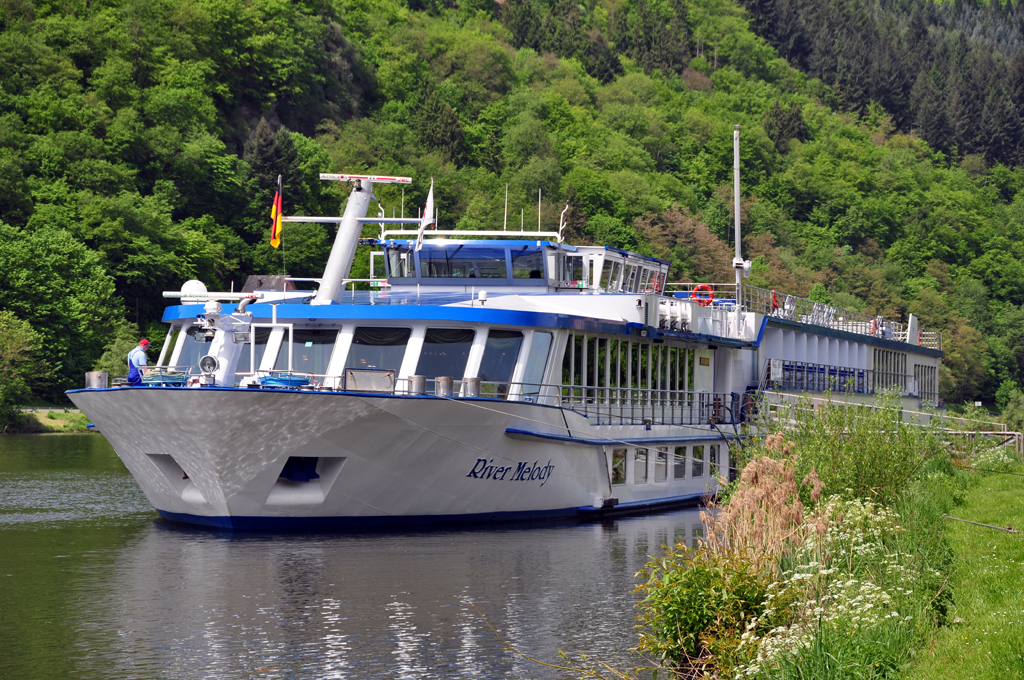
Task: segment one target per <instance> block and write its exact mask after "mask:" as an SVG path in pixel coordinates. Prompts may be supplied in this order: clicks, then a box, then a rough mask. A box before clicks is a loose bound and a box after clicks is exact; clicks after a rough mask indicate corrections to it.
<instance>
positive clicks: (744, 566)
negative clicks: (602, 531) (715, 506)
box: [636, 544, 772, 677]
mask: <svg viewBox="0 0 1024 680" xmlns="http://www.w3.org/2000/svg"><path fill="white" fill-rule="evenodd" d="M638 576H639V577H641V578H642V579H643V582H642V583H641V584H640V585H638V586H637V588H636V592H638V593H640V594H642V595H643V596H644V599H643V601H642V602H641V603H640V607H641V614H640V616H639V617H638V620H639V622H640V626H641V627H644V628H645V630H642V631H641V633H640V643H639V645H638V646H637V650H638V651H640V652H642V653H646V654H650V655H653V656H655V657H657V658H658V659H659V660H660V661H661V662H662V663H663V664H665V665H667V666H669V667H670V668H672V669H673V670H674V671H675V672H676V673H678V674H680V675H682V676H684V677H701V676H702V675H703V674H705V673H711V674H712V675H722V674H723V673H727V672H728V671H729V670H730V669H731V668H732V667H733V666H735V665H736V663H737V658H736V655H737V650H738V649H739V647H740V642H741V638H740V636H741V634H742V632H743V631H744V630H746V629H747V625H748V624H749V623H750V622H751V621H761V619H762V615H763V614H764V611H765V602H766V601H767V599H768V594H769V592H770V586H771V584H772V579H771V576H770V574H769V573H768V572H767V571H765V570H764V569H761V568H760V567H759V565H758V563H757V562H756V561H755V560H752V559H750V558H748V557H746V556H744V555H743V554H742V553H739V552H728V553H723V552H719V551H717V550H714V549H712V548H709V547H708V546H706V545H701V546H699V547H698V548H696V549H694V550H691V549H689V548H687V547H686V546H685V545H682V544H680V545H679V546H677V547H676V548H674V549H672V550H670V551H669V552H668V554H667V555H666V556H665V557H663V558H661V559H657V560H652V561H651V562H649V563H648V564H647V565H646V566H645V567H644V569H643V570H642V571H641V572H639V574H638ZM770 623H771V622H770V621H763V622H762V623H761V625H762V626H767V625H770Z"/></svg>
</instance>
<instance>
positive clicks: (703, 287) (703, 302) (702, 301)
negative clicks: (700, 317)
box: [691, 283, 715, 307]
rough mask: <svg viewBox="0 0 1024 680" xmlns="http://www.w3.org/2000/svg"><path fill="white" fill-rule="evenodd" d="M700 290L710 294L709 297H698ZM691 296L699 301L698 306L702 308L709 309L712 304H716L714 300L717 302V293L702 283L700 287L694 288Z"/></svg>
mask: <svg viewBox="0 0 1024 680" xmlns="http://www.w3.org/2000/svg"><path fill="white" fill-rule="evenodd" d="M699 290H700V291H704V292H706V293H707V294H708V295H707V297H704V296H702V295H697V291H699ZM691 296H692V297H694V298H695V299H696V300H697V304H698V305H700V306H701V307H707V306H709V305H710V304H711V303H712V302H714V300H715V291H714V290H712V289H711V286H709V285H708V284H706V283H702V284H699V285H696V286H694V287H693V292H692V293H691Z"/></svg>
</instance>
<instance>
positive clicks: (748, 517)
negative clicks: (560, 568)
mask: <svg viewBox="0 0 1024 680" xmlns="http://www.w3.org/2000/svg"><path fill="white" fill-rule="evenodd" d="M761 427H762V428H763V429H762V431H767V432H770V434H767V435H766V436H764V437H763V438H754V439H753V440H752V441H751V442H749V443H748V444H747V445H746V447H745V449H744V453H745V454H746V456H745V457H746V460H745V461H743V460H741V461H738V462H739V464H740V465H741V467H742V472H741V474H740V476H739V479H738V480H737V482H736V483H735V484H734V485H730V487H729V488H728V489H727V491H726V493H725V494H723V496H722V498H720V500H719V503H718V504H716V506H715V507H716V511H715V512H714V513H707V514H705V515H704V516H703V519H704V524H705V532H704V536H705V539H704V544H703V545H702V546H701V547H700V548H698V549H697V550H689V549H687V548H686V547H683V546H677V548H676V549H674V550H672V551H670V553H669V554H668V555H667V556H666V557H665V558H662V559H658V560H652V561H651V562H649V563H648V564H647V566H646V568H645V569H644V570H643V571H642V572H641V574H639V576H640V584H639V585H638V588H637V592H638V594H639V595H641V596H642V599H643V601H642V602H641V605H640V608H641V615H640V617H639V619H640V622H641V625H642V629H641V635H640V644H639V646H638V650H639V651H640V652H642V653H644V654H645V655H646V656H647V657H648V658H651V659H660V660H661V663H662V668H663V669H664V670H665V671H667V672H668V675H669V676H671V677H679V678H698V677H713V678H740V677H742V678H754V677H763V678H793V679H797V678H809V677H813V678H847V677H849V678H861V677H872V678H880V677H912V678H942V680H958V679H959V678H965V679H966V678H985V677H991V678H1003V677H1021V678H1024V654H1022V652H1021V651H1020V650H1021V649H1022V648H1024V645H1022V644H1021V643H1022V642H1024V610H1022V604H1021V602H1022V601H1024V600H1022V598H1021V594H1022V592H1021V591H1022V590H1024V586H1022V585H1021V584H1022V583H1024V535H1022V534H1019V533H1010V532H1007V531H1002V530H1000V529H999V528H998V527H999V526H1002V527H1006V526H1007V525H1012V526H1013V527H1014V528H1020V527H1024V510H1022V506H1021V504H1020V502H1019V500H1018V499H1019V497H1020V490H1021V487H1022V486H1024V465H1022V464H1021V461H1020V460H1018V459H1016V456H1014V455H1013V452H1012V451H1011V450H1007V449H1001V448H992V445H991V443H989V442H985V441H981V440H975V439H964V438H962V437H955V436H950V431H949V430H946V429H944V428H943V427H941V425H940V424H939V423H932V424H931V425H929V426H926V427H920V426H914V425H911V424H909V423H906V422H904V421H903V420H902V418H901V416H900V414H899V411H898V409H897V408H895V407H894V405H893V404H892V403H891V401H887V400H886V399H884V398H881V399H879V400H878V403H876V405H875V408H874V409H870V408H865V407H853V408H851V407H848V406H842V405H839V404H831V403H829V404H827V405H825V406H823V407H822V408H815V409H813V410H810V409H803V408H799V406H797V405H794V407H793V408H791V409H790V410H789V411H788V412H787V413H784V414H782V416H780V417H779V418H777V419H774V420H772V421H767V420H766V421H765V422H763V423H761ZM773 429H774V430H775V431H774V432H773V431H772V430H773ZM748 461H749V462H748ZM744 463H746V464H744ZM977 468H981V469H983V470H984V469H987V470H990V471H992V470H999V471H1002V472H1003V473H1007V472H1009V473H1015V474H999V473H995V472H982V471H979V470H977ZM948 516H953V517H957V518H961V519H966V520H970V521H974V522H981V523H985V524H992V525H996V526H997V528H988V527H981V526H977V525H972V524H965V523H962V522H956V521H955V520H951V519H947V517H948Z"/></svg>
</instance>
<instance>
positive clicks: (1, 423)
mask: <svg viewBox="0 0 1024 680" xmlns="http://www.w3.org/2000/svg"><path fill="white" fill-rule="evenodd" d="M39 344H40V343H39V335H38V333H36V332H35V331H34V330H32V326H31V325H29V324H28V323H27V322H25V321H22V320H21V319H19V318H18V317H17V316H15V315H14V313H13V312H10V311H6V310H0V432H6V431H7V430H8V428H10V427H11V426H12V425H14V424H16V423H17V421H18V419H19V416H20V412H19V411H18V409H17V408H16V407H17V406H18V405H20V404H22V403H24V402H25V401H26V400H27V399H28V398H29V397H30V396H31V389H30V388H31V386H32V384H33V383H36V384H38V383H39V382H40V381H42V380H45V379H46V378H48V377H49V372H50V371H49V366H48V365H47V363H46V361H45V360H44V359H43V358H41V357H40V356H39V355H38V350H39Z"/></svg>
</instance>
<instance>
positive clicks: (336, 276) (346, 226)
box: [286, 173, 412, 305]
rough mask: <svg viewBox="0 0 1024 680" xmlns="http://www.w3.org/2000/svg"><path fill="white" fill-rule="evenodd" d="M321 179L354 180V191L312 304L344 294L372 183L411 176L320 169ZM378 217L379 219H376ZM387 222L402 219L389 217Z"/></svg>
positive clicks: (393, 181) (399, 181) (303, 219)
mask: <svg viewBox="0 0 1024 680" xmlns="http://www.w3.org/2000/svg"><path fill="white" fill-rule="evenodd" d="M320 179H323V180H335V181H339V182H352V193H351V194H350V195H349V197H348V203H347V204H346V205H345V214H344V215H343V216H342V217H341V219H340V220H339V224H338V235H337V236H336V237H335V239H334V246H333V247H332V248H331V255H330V257H329V258H328V259H327V267H326V268H324V275H323V278H322V279H321V280H320V288H319V289H317V291H316V297H315V298H313V300H312V302H310V304H313V305H329V304H331V302H340V299H341V294H342V292H343V291H344V283H343V282H344V280H345V279H346V278H347V277H348V275H349V272H350V271H352V261H353V260H354V259H355V256H356V246H358V245H359V237H360V236H362V233H363V222H364V221H366V212H367V210H368V209H369V207H370V201H372V200H374V195H373V184H374V182H377V183H380V184H410V183H412V179H410V178H408V177H377V176H373V175H336V174H328V173H320ZM286 221H295V222H321V221H323V222H327V221H335V220H334V219H332V218H308V217H296V218H292V219H291V220H288V219H287V218H286ZM373 221H376V220H373ZM384 221H385V222H392V221H401V220H388V219H385V220H384Z"/></svg>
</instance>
